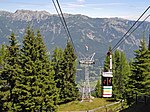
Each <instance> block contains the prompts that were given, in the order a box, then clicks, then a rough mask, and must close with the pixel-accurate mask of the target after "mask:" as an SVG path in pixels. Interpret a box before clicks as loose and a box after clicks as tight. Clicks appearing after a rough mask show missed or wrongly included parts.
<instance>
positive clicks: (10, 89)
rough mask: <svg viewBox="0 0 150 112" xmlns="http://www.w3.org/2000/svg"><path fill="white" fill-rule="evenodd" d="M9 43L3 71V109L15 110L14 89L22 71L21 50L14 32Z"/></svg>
mask: <svg viewBox="0 0 150 112" xmlns="http://www.w3.org/2000/svg"><path fill="white" fill-rule="evenodd" d="M9 43H10V45H9V46H7V55H6V57H5V63H4V65H3V68H2V71H1V80H2V86H1V92H2V93H3V95H4V96H3V98H2V99H1V104H3V107H2V111H13V110H14V104H15V100H17V99H16V98H15V95H14V89H15V86H16V80H17V77H18V76H19V75H20V74H21V73H22V72H21V67H20V65H19V59H20V58H19V57H20V50H19V45H18V42H17V40H16V37H15V35H14V33H12V34H11V36H10V38H9Z"/></svg>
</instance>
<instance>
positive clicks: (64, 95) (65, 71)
mask: <svg viewBox="0 0 150 112" xmlns="http://www.w3.org/2000/svg"><path fill="white" fill-rule="evenodd" d="M76 58H77V57H76V55H75V53H74V49H73V47H72V44H71V42H70V41H69V40H68V42H67V46H66V48H65V49H64V50H61V49H60V50H59V51H58V49H57V48H56V50H55V51H54V54H53V56H52V60H50V58H49V54H48V52H47V49H46V46H45V44H44V42H43V38H42V36H41V34H40V31H37V33H36V34H34V31H33V29H31V28H30V27H27V29H26V33H25V35H24V39H23V45H22V47H20V46H19V44H18V42H17V40H16V37H15V35H14V33H12V34H11V36H10V37H9V45H7V46H4V45H2V46H1V49H0V111H1V112H7V111H8V112H31V111H32V112H33V111H38V112H43V111H56V110H57V105H58V104H60V103H66V102H69V101H73V100H76V99H77V98H78V97H79V91H78V88H77V85H76V83H75V74H76Z"/></svg>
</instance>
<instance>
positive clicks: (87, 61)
mask: <svg viewBox="0 0 150 112" xmlns="http://www.w3.org/2000/svg"><path fill="white" fill-rule="evenodd" d="M94 55H95V53H93V54H92V55H91V56H89V57H88V58H86V57H84V58H82V59H81V60H80V61H79V63H80V65H82V66H83V67H84V69H85V77H84V82H83V86H82V101H81V102H83V101H89V102H91V101H92V99H91V90H90V81H89V66H90V65H92V64H94V63H95V62H94V59H93V57H94Z"/></svg>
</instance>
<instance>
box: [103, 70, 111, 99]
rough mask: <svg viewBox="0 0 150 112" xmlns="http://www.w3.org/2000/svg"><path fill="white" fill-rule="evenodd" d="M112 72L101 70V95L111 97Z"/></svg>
mask: <svg viewBox="0 0 150 112" xmlns="http://www.w3.org/2000/svg"><path fill="white" fill-rule="evenodd" d="M112 77H113V75H112V72H103V74H102V96H103V97H112Z"/></svg>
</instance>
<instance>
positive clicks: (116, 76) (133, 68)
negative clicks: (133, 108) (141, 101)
mask: <svg viewBox="0 0 150 112" xmlns="http://www.w3.org/2000/svg"><path fill="white" fill-rule="evenodd" d="M149 38H150V37H149ZM147 44H148V45H147ZM147 44H146V41H145V36H143V39H142V40H141V41H140V45H139V49H137V50H135V51H134V55H135V58H134V59H133V60H131V61H130V62H128V61H127V59H126V57H125V54H124V53H123V52H121V51H119V50H116V51H115V52H114V54H113V97H114V98H115V99H116V100H119V99H124V100H125V102H126V103H127V105H132V104H134V103H135V101H136V96H137V97H139V96H141V95H148V96H149V95H150V49H149V46H150V42H149V43H147ZM109 51H111V48H110V49H109ZM108 68H109V57H108V56H107V57H106V60H105V64H104V71H108ZM96 90H97V89H96ZM96 92H98V91H96Z"/></svg>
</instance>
